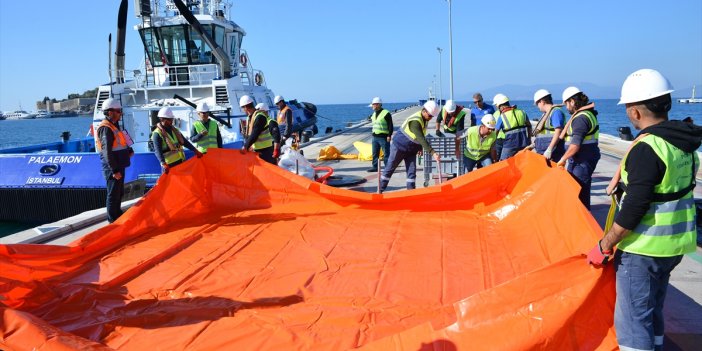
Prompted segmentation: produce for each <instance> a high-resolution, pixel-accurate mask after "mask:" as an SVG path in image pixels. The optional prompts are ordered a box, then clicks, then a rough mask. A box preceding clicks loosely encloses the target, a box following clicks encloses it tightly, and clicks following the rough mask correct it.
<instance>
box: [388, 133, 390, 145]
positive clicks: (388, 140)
mask: <svg viewBox="0 0 702 351" xmlns="http://www.w3.org/2000/svg"><path fill="white" fill-rule="evenodd" d="M389 142H390V136H389V135H388V143H389Z"/></svg>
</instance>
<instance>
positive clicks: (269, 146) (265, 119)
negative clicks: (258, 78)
mask: <svg viewBox="0 0 702 351" xmlns="http://www.w3.org/2000/svg"><path fill="white" fill-rule="evenodd" d="M239 106H240V107H241V110H242V111H244V113H246V115H247V116H248V118H247V122H246V141H245V142H244V148H243V150H244V151H249V150H253V151H255V152H257V153H258V156H259V157H260V158H261V159H262V160H264V161H266V162H269V163H270V164H274V165H275V164H277V163H276V160H275V158H273V152H274V151H275V148H274V145H273V135H272V134H271V131H270V128H269V127H270V121H271V118H270V117H269V116H268V115H266V114H265V113H264V112H262V111H258V110H256V106H255V102H254V100H253V98H251V97H250V96H248V95H244V96H242V97H241V99H239Z"/></svg>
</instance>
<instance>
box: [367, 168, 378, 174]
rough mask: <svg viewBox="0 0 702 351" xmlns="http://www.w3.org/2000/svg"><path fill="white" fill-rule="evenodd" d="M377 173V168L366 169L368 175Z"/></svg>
mask: <svg viewBox="0 0 702 351" xmlns="http://www.w3.org/2000/svg"><path fill="white" fill-rule="evenodd" d="M377 171H378V167H371V168H368V169H367V170H366V172H369V173H370V172H377Z"/></svg>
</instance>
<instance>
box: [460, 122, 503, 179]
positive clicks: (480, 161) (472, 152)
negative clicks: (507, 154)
mask: <svg viewBox="0 0 702 351" xmlns="http://www.w3.org/2000/svg"><path fill="white" fill-rule="evenodd" d="M480 121H481V124H480V125H479V126H473V127H470V128H468V129H467V130H466V132H465V133H463V134H465V138H466V146H465V149H464V150H463V168H464V170H465V173H468V172H470V171H472V170H473V168H474V167H475V166H477V167H478V168H482V167H486V166H489V165H491V164H492V160H494V159H497V155H496V152H495V140H496V139H497V134H496V133H495V117H493V116H492V115H485V116H483V118H482V119H481V120H480ZM460 138H461V137H460V136H459V137H458V138H457V139H460Z"/></svg>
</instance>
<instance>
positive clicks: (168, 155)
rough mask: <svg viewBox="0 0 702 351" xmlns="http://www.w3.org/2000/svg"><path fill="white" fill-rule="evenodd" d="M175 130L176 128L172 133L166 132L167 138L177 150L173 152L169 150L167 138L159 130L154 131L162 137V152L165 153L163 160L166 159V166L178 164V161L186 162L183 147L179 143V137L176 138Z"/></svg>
mask: <svg viewBox="0 0 702 351" xmlns="http://www.w3.org/2000/svg"><path fill="white" fill-rule="evenodd" d="M174 129H175V128H173V129H172V130H171V133H168V132H166V134H168V135H167V136H166V137H167V138H168V139H169V140H170V141H171V144H173V145H174V146H175V147H176V150H171V149H169V148H168V144H167V143H166V139H165V138H166V137H164V136H163V134H162V133H161V130H160V129H159V128H156V129H154V133H156V134H158V135H159V136H161V151H162V152H163V158H164V159H165V161H166V164H168V165H170V164H173V163H176V162H178V161H185V153H184V152H183V145H180V144H179V143H178V137H176V136H175V133H177V132H176V131H175V130H174Z"/></svg>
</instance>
